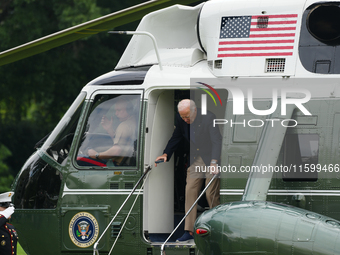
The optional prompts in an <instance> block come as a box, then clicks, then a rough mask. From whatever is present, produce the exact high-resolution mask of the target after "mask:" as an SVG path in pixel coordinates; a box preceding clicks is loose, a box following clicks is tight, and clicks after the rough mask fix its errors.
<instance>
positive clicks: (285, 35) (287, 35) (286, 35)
mask: <svg viewBox="0 0 340 255" xmlns="http://www.w3.org/2000/svg"><path fill="white" fill-rule="evenodd" d="M294 36H295V34H294V33H292V34H257V35H249V37H251V38H256V37H294Z"/></svg>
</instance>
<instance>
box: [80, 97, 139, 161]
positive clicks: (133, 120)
mask: <svg viewBox="0 0 340 255" xmlns="http://www.w3.org/2000/svg"><path fill="white" fill-rule="evenodd" d="M139 112H140V95H139V94H138V95H133V94H129V95H117V94H111V95H102V94H100V95H96V96H95V98H94V100H93V103H92V106H91V108H90V114H89V115H88V118H87V121H86V123H85V126H84V131H83V135H82V137H81V141H80V144H79V149H78V153H77V158H76V163H77V165H78V166H81V167H88V166H90V167H91V168H92V167H122V166H124V167H126V166H130V167H132V166H136V154H137V135H138V120H139V118H138V117H139Z"/></svg>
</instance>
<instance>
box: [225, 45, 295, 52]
mask: <svg viewBox="0 0 340 255" xmlns="http://www.w3.org/2000/svg"><path fill="white" fill-rule="evenodd" d="M293 48H294V47H293V46H272V47H233V48H219V49H218V51H233V50H292V49H293Z"/></svg>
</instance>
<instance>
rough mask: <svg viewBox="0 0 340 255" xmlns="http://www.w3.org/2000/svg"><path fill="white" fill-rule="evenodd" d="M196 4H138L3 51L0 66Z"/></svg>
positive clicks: (158, 0) (185, 0) (181, 0)
mask: <svg viewBox="0 0 340 255" xmlns="http://www.w3.org/2000/svg"><path fill="white" fill-rule="evenodd" d="M194 2H198V1H197V0H177V1H176V0H151V1H148V2H145V3H142V4H138V5H135V6H132V7H129V8H126V9H124V10H121V11H117V12H114V13H111V14H108V15H106V16H103V17H100V18H97V19H94V20H91V21H88V22H85V23H82V24H80V25H77V26H74V27H71V28H68V29H65V30H62V31H59V32H57V33H54V34H51V35H48V36H45V37H42V38H40V39H37V40H34V41H32V42H29V43H26V44H23V45H20V46H18V47H15V48H12V49H9V50H6V51H3V52H1V53H0V66H2V65H5V64H9V63H12V62H15V61H17V60H20V59H24V58H27V57H30V56H33V55H36V54H39V53H41V52H44V51H48V50H50V49H53V48H55V47H58V46H61V45H64V44H67V43H70V42H73V41H76V40H78V39H81V38H84V37H87V36H90V35H94V34H97V33H99V32H103V31H107V30H112V29H113V28H114V27H118V26H121V25H124V24H127V23H130V22H132V21H135V20H139V19H141V18H142V17H143V16H144V15H146V14H148V13H150V12H152V11H155V10H158V9H162V8H165V7H168V6H171V5H174V4H190V3H194Z"/></svg>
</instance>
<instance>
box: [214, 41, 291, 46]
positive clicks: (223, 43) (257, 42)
mask: <svg viewBox="0 0 340 255" xmlns="http://www.w3.org/2000/svg"><path fill="white" fill-rule="evenodd" d="M264 43H266V44H267V43H294V40H265V41H264V40H259V41H223V42H219V45H230V44H264Z"/></svg>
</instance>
